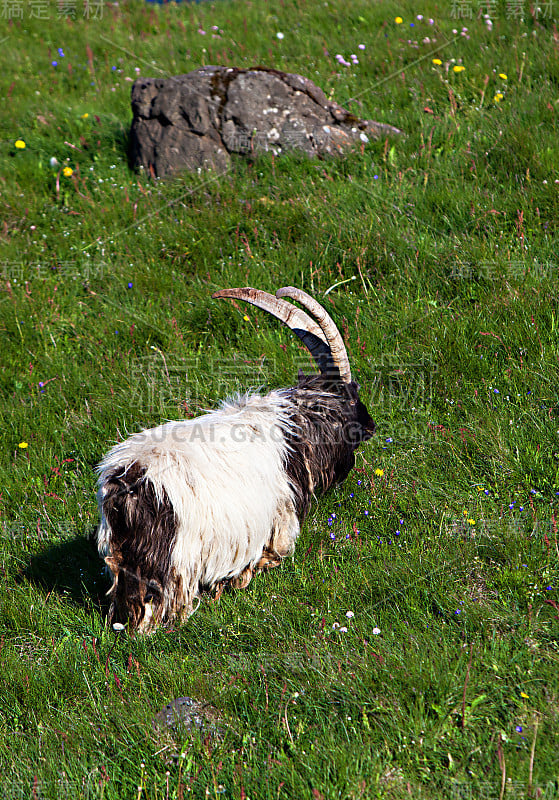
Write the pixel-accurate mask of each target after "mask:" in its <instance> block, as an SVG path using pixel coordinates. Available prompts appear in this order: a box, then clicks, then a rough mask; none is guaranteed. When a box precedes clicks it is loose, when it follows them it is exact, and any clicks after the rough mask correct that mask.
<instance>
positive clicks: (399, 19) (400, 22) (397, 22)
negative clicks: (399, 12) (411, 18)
mask: <svg viewBox="0 0 559 800" xmlns="http://www.w3.org/2000/svg"><path fill="white" fill-rule="evenodd" d="M403 21H404V20H403V19H402V17H396V19H395V20H394V22H395V23H396V25H401V24H402V22H403Z"/></svg>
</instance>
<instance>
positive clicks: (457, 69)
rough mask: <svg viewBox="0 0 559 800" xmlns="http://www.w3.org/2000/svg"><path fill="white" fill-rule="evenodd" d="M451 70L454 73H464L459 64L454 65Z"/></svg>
mask: <svg viewBox="0 0 559 800" xmlns="http://www.w3.org/2000/svg"><path fill="white" fill-rule="evenodd" d="M452 69H453V71H454V72H464V70H465V69H466V67H463V66H462V65H461V64H456V65H455V66H454V67H452Z"/></svg>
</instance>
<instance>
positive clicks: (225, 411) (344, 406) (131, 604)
mask: <svg viewBox="0 0 559 800" xmlns="http://www.w3.org/2000/svg"><path fill="white" fill-rule="evenodd" d="M212 297H213V298H214V299H217V298H233V299H240V300H244V301H246V302H248V303H251V304H253V305H255V306H257V307H260V308H262V309H265V310H266V311H268V312H269V313H271V314H272V315H273V316H275V317H277V318H278V319H280V320H281V321H282V322H283V323H284V324H285V325H287V326H288V327H289V328H291V330H293V332H294V333H295V334H296V335H297V336H298V337H299V338H300V339H301V340H302V341H303V343H304V344H305V346H306V347H307V349H308V350H309V351H310V353H311V355H312V356H313V358H314V360H315V361H316V363H317V365H318V367H319V370H320V372H319V374H317V375H311V376H305V375H303V374H302V373H301V372H300V373H299V377H298V381H297V385H296V386H294V387H292V388H288V389H278V390H274V391H271V392H269V393H268V394H265V395H260V394H246V395H244V396H238V397H237V398H234V399H230V400H228V401H225V402H223V403H222V405H221V407H220V408H219V409H217V410H215V411H211V412H210V413H208V414H205V415H203V416H200V417H196V418H194V419H190V420H181V421H176V422H167V423H165V424H163V425H160V426H158V427H156V428H151V429H149V430H144V431H141V432H140V433H135V434H133V435H132V436H130V437H129V438H128V439H126V440H125V441H123V442H121V443H119V444H117V445H115V446H114V447H113V448H112V449H111V450H110V451H109V452H108V453H107V455H106V456H105V457H104V458H103V460H102V461H101V463H100V464H99V466H98V468H97V469H98V472H99V481H98V487H99V488H98V493H97V498H98V504H99V510H100V516H101V522H100V525H99V528H98V532H97V541H98V546H99V551H100V554H101V556H102V557H104V559H105V563H106V565H107V567H108V569H109V570H110V573H111V574H112V579H113V583H112V587H111V589H110V590H109V595H110V598H111V607H110V611H109V621H111V622H112V621H115V620H118V621H120V623H121V624H122V623H128V625H129V629H130V630H131V631H132V630H136V631H138V632H139V633H145V632H149V631H151V630H153V629H154V628H155V627H156V626H157V625H168V624H169V623H170V622H172V621H173V620H174V619H175V618H176V617H177V616H179V617H180V618H182V619H186V618H187V617H188V616H190V614H191V613H192V612H193V610H194V601H195V599H198V602H199V601H200V600H199V598H200V596H201V594H202V593H203V592H205V591H215V593H216V597H218V596H219V595H220V594H221V591H222V590H223V588H224V587H225V586H227V585H228V586H232V587H234V588H244V587H246V586H247V585H248V583H249V582H250V580H251V577H252V575H253V573H254V572H256V571H260V570H264V569H268V568H270V567H273V566H276V565H278V564H280V562H281V560H282V559H283V558H285V557H286V556H287V555H290V554H291V553H292V552H293V550H294V547H295V541H296V539H297V537H298V535H299V528H300V524H301V522H302V520H303V519H304V518H305V516H306V514H307V512H308V511H309V508H310V504H311V501H312V498H313V497H314V495H315V494H316V492H317V491H319V490H320V491H326V490H328V489H330V488H331V487H332V486H333V485H335V484H338V483H341V482H342V481H344V480H345V479H346V477H347V476H348V474H349V472H350V470H351V469H352V467H353V466H354V464H355V455H354V452H355V450H356V449H357V447H358V446H359V444H360V443H361V442H363V441H365V440H367V439H369V438H370V437H371V435H372V434H373V433H374V431H375V423H374V422H373V420H372V419H371V417H370V416H369V413H368V411H367V409H366V408H365V406H364V404H363V403H362V402H361V400H360V399H359V395H358V389H359V387H358V386H357V384H356V383H355V382H354V381H353V380H352V378H351V370H350V366H349V361H348V357H347V352H346V348H345V346H344V343H343V340H342V337H341V335H340V333H339V331H338V330H337V328H336V326H335V324H334V322H333V320H332V318H331V317H330V316H329V315H328V313H327V312H326V311H325V309H324V308H322V306H321V305H320V304H319V303H318V302H317V301H316V300H314V299H313V298H312V297H311V296H309V295H308V294H306V293H305V292H303V291H302V290H300V289H296V288H294V287H291V286H288V287H284V288H283V289H279V290H278V292H277V293H276V296H275V297H274V296H273V295H271V294H268V293H266V292H263V291H261V290H258V289H252V288H244V289H226V290H223V291H219V292H216V293H215V294H214V295H212ZM285 297H288V298H290V299H291V300H296V301H297V302H299V303H300V304H301V305H302V306H304V308H305V309H306V311H304V310H303V309H300V308H299V307H298V306H295V305H293V304H292V303H290V302H288V301H287V300H284V299H283V298H285ZM307 311H308V312H309V313H307ZM309 314H312V315H313V316H314V317H315V319H316V322H315V320H314V319H312V318H311V317H310V316H309Z"/></svg>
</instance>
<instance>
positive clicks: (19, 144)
mask: <svg viewBox="0 0 559 800" xmlns="http://www.w3.org/2000/svg"><path fill="white" fill-rule="evenodd" d="M26 146H27V145H26V144H25V142H24V141H23V139H18V140H17V141H16V148H17V149H18V150H25V148H26Z"/></svg>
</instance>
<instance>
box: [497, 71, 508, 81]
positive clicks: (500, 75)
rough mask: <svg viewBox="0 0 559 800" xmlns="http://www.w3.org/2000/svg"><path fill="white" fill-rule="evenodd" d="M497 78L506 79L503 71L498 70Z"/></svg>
mask: <svg viewBox="0 0 559 800" xmlns="http://www.w3.org/2000/svg"><path fill="white" fill-rule="evenodd" d="M499 78H501V79H502V80H503V81H506V80H508V78H507V76H506V75H505V73H504V72H499Z"/></svg>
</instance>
